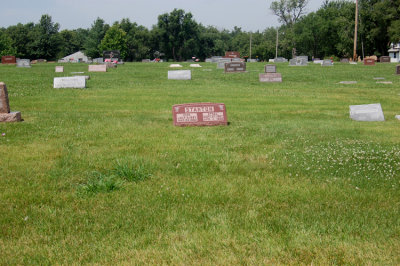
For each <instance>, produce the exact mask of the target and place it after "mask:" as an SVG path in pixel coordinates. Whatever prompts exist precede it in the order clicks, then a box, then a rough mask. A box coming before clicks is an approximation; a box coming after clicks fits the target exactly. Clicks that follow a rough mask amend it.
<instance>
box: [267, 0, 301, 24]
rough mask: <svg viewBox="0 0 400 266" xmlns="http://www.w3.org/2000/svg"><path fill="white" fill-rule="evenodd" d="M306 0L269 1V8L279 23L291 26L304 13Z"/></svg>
mask: <svg viewBox="0 0 400 266" xmlns="http://www.w3.org/2000/svg"><path fill="white" fill-rule="evenodd" d="M307 3H308V0H278V1H273V2H272V3H271V6H270V9H271V10H272V12H274V14H275V15H276V16H278V19H279V21H280V22H281V23H283V24H285V25H287V26H292V25H293V24H295V23H296V22H297V21H298V20H299V18H300V17H301V16H302V15H304V13H305V8H306V5H307Z"/></svg>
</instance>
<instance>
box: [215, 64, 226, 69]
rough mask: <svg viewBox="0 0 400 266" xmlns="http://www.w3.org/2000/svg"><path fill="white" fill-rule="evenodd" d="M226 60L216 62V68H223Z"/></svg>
mask: <svg viewBox="0 0 400 266" xmlns="http://www.w3.org/2000/svg"><path fill="white" fill-rule="evenodd" d="M226 63H228V62H218V63H217V68H218V69H225V64H226Z"/></svg>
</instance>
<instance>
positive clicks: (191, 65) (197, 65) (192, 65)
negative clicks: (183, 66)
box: [190, 64, 201, 67]
mask: <svg viewBox="0 0 400 266" xmlns="http://www.w3.org/2000/svg"><path fill="white" fill-rule="evenodd" d="M190 67H201V65H200V64H190Z"/></svg>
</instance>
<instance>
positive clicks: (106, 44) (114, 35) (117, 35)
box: [100, 24, 128, 59]
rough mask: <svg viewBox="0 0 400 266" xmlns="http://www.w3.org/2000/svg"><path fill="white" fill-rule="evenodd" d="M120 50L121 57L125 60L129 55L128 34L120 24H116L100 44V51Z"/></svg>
mask: <svg viewBox="0 0 400 266" xmlns="http://www.w3.org/2000/svg"><path fill="white" fill-rule="evenodd" d="M104 50H119V51H120V57H121V58H122V59H125V57H126V56H127V53H128V46H127V36H126V32H125V31H124V30H123V29H121V28H120V26H119V25H118V24H114V25H113V26H112V27H111V28H109V29H108V31H107V33H106V35H105V36H104V38H103V40H102V41H101V43H100V51H101V52H103V51H104Z"/></svg>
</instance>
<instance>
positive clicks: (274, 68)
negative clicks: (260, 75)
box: [264, 65, 276, 73]
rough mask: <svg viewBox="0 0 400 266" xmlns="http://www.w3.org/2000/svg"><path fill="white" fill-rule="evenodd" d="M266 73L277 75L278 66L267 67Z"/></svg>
mask: <svg viewBox="0 0 400 266" xmlns="http://www.w3.org/2000/svg"><path fill="white" fill-rule="evenodd" d="M264 72H265V73H276V65H265V67H264Z"/></svg>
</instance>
